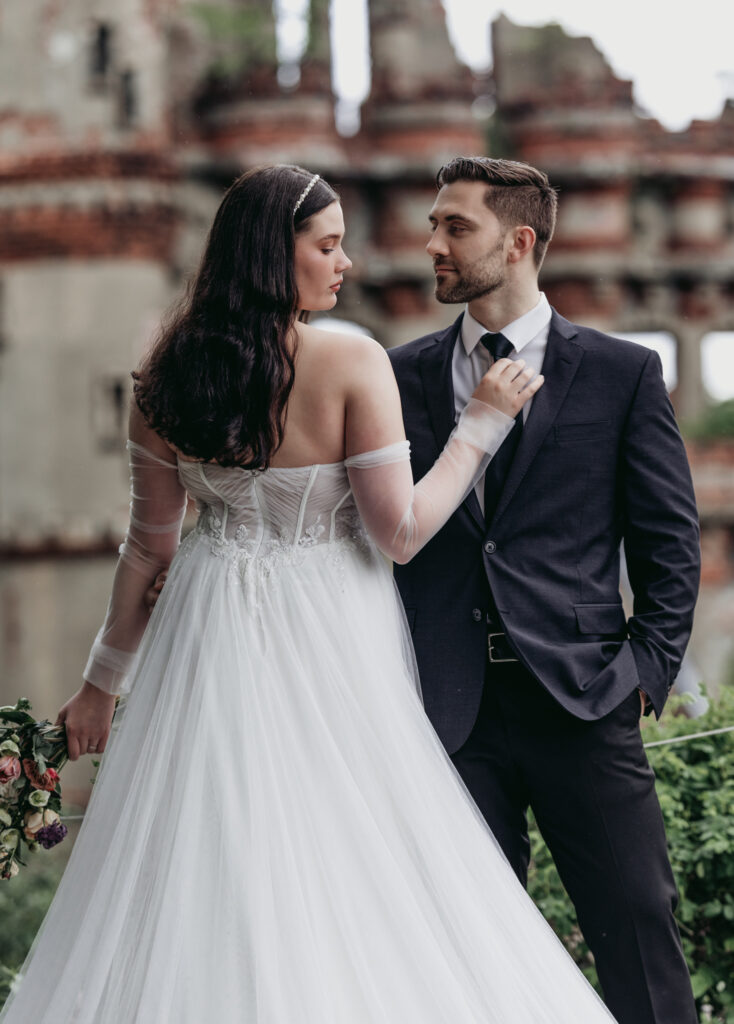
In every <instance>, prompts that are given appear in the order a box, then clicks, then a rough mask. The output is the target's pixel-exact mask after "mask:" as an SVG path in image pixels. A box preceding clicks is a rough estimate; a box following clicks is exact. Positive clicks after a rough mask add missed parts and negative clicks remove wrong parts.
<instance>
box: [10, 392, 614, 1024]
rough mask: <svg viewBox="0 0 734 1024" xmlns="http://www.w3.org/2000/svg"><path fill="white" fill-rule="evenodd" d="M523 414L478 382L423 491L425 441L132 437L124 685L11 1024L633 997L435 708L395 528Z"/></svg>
mask: <svg viewBox="0 0 734 1024" xmlns="http://www.w3.org/2000/svg"><path fill="white" fill-rule="evenodd" d="M492 413H494V415H491V414H492ZM511 426H512V420H511V419H509V418H508V417H504V416H502V414H500V413H496V412H494V410H490V409H489V408H488V407H487V406H481V403H470V405H469V407H467V410H465V413H464V414H463V415H462V418H461V420H460V423H459V427H458V428H457V432H456V433H455V435H454V436H453V437H452V439H451V440H450V442H449V444H448V445H447V448H446V449H445V450H444V453H443V455H442V456H441V458H440V459H439V460H438V462H437V463H436V466H435V467H434V469H433V470H431V472H430V473H429V474H428V475H427V477H426V478H424V481H422V482H420V483H419V484H418V485H417V486H416V487H415V489H414V487H413V481H412V476H411V473H410V463H409V449H408V442H401V443H398V444H396V445H390V446H389V447H387V448H384V449H380V450H378V451H376V452H368V453H365V454H363V455H359V456H355V457H353V458H349V459H347V460H346V461H345V462H338V463H334V464H330V465H313V466H303V467H299V468H291V469H283V468H271V469H268V470H266V471H264V472H253V471H247V470H242V469H236V468H223V467H221V466H217V465H212V464H202V463H195V462H191V461H184V460H179V461H178V464H176V462H175V461H174V460H173V456H172V455H171V457H170V458H166V457H161V455H160V454H159V453H155V452H153V451H151V450H149V449H148V448H146V446H141V445H139V444H137V443H130V444H129V448H130V456H131V466H132V480H133V503H132V511H131V522H130V529H129V531H128V536H127V539H126V541H125V544H124V545H123V548H122V549H121V552H122V557H121V560H120V563H119V566H118V570H117V574H116V577H115V583H114V587H113V593H112V599H111V602H110V607H109V609H108V614H107V618H106V620H105V625H104V626H103V629H102V631H101V632H100V635H99V637H98V639H97V641H96V643H95V646H94V648H93V651H92V655H91V657H90V663H89V665H88V666H87V670H86V672H85V678H87V679H88V680H89V681H90V682H93V683H94V684H95V685H97V686H100V687H102V688H103V689H107V690H109V691H110V692H120V691H123V692H125V691H128V696H127V698H126V699H125V701H124V702H123V704H122V705H121V710H120V711H118V714H117V715H116V718H115V723H114V726H113V732H112V736H111V739H110V742H109V745H108V748H107V751H106V753H105V754H104V757H103V759H102V765H101V768H100V772H99V775H98V779H97V782H96V784H95V786H94V792H93V796H92V799H91V802H90V804H89V807H88V809H87V813H86V816H85V820H84V824H83V827H82V829H81V831H80V834H79V836H78V838H77V840H76V843H75V847H74V849H73V851H72V855H71V858H70V861H69V865H68V867H67V870H66V872H65V874H64V877H63V879H62V881H61V883H60V886H59V889H58V892H57V894H56V897H55V899H54V902H53V904H52V906H51V909H50V910H49V913H48V915H47V917H46V920H45V922H44V924H43V926H42V928H41V931H40V932H39V935H38V936H37V938H36V942H35V943H34V947H33V949H32V951H31V953H30V954H29V957H28V960H27V961H26V964H25V965H24V968H23V970H22V972H21V981H20V984H19V985H18V986H17V987H16V990H15V992H14V994H13V995H12V996H11V997H10V1000H9V1001H8V1004H7V1006H6V1008H5V1011H4V1012H3V1013H2V1014H1V1015H0V1019H1V1020H2V1022H3V1024H29V1022H30V1021H33V1024H51V1022H53V1024H72V1022H73V1024H494V1022H496V1024H597V1022H599V1024H601V1022H604V1021H610V1020H612V1018H611V1016H610V1014H609V1013H608V1011H607V1010H606V1009H605V1008H604V1006H603V1005H602V1003H601V1002H600V1000H599V999H598V997H597V996H596V994H595V993H594V992H593V990H592V989H591V988H590V987H589V986H588V984H587V983H586V981H585V979H584V978H583V976H582V975H581V974H580V972H579V971H578V970H577V969H576V967H575V965H574V964H573V962H572V960H571V959H570V957H569V956H568V955H567V954H566V952H565V950H564V949H563V947H562V945H561V944H560V943H559V942H558V941H557V939H556V938H555V937H554V935H553V933H552V932H551V930H550V928H549V927H548V925H547V924H546V923H545V921H544V920H543V919H542V917H541V915H540V913H539V912H538V911H537V909H536V908H535V906H534V905H533V904H532V902H531V900H530V899H529V897H528V896H527V895H526V893H525V892H524V890H523V889H522V887H521V886H520V884H519V883H518V882H517V880H516V878H515V876H514V874H513V872H512V870H511V869H510V867H509V865H508V863H507V862H506V860H505V859H504V857H503V855H502V853H501V852H500V849H499V847H498V845H497V844H496V841H495V840H494V838H493V836H492V835H491V833H490V832H489V830H488V829H487V826H486V825H485V823H484V821H483V820H482V818H481V816H480V815H479V812H478V811H477V809H476V807H475V806H474V804H473V802H472V800H471V798H470V796H469V795H468V793H467V792H466V790H465V789H464V787H463V784H462V782H461V780H460V779H459V777H458V775H457V774H456V772H455V771H454V769H453V766H452V765H451V762H450V760H449V758H448V756H447V755H446V753H445V751H444V749H443V748H442V746H441V744H440V742H439V740H438V739H437V737H436V735H435V733H434V732H433V729H432V728H431V726H430V724H429V722H428V720H427V718H426V716H425V713H424V711H423V708H422V705H421V701H420V694H419V689H418V683H417V674H416V668H415V662H414V657H413V651H412V646H411V642H410V635H409V631H408V629H407V625H406V622H405V618H404V615H403V612H402V606H401V604H400V600H399V597H398V595H397V592H396V589H395V587H394V584H393V580H392V576H391V572H390V569H389V566H388V564H387V562H386V561H385V559H384V558H383V557H382V555H381V554H380V551H379V550H378V547H377V546H376V543H375V541H377V544H379V545H380V547H381V548H382V549H383V550H384V551H386V552H387V553H388V554H390V555H391V556H392V557H396V558H401V559H403V558H407V557H409V556H410V554H412V553H413V552H414V551H416V550H417V549H418V548H419V547H420V546H421V545H422V544H423V543H425V542H426V540H428V539H429V537H430V536H431V535H432V534H433V533H435V532H436V530H437V529H438V528H439V527H440V526H441V525H442V523H443V522H445V520H446V519H447V518H448V516H449V515H450V514H451V512H452V511H453V510H454V508H455V507H456V506H457V505H458V504H459V502H460V500H461V499H462V496H464V495H466V494H467V493H468V491H469V490H470V489H471V487H472V486H473V485H474V482H475V480H476V479H477V475H478V474H479V473H480V472H481V471H482V469H483V465H482V464H481V463H480V461H479V460H480V455H479V454H478V451H477V449H478V448H483V449H484V450H485V451H487V452H489V453H490V454H491V452H492V451H494V450H496V449H497V447H498V446H499V443H500V442H501V440H502V439H503V438H504V436H505V435H506V433H507V432H508V430H509V428H510V427H511ZM158 452H160V449H158ZM484 464H486V458H485V463H484ZM187 492H188V494H189V495H191V496H192V497H193V498H195V499H196V502H197V505H198V509H199V517H198V522H197V524H196V527H195V528H194V529H193V530H192V531H191V532H190V533H189V534H188V536H187V537H186V538H185V540H184V541H183V543H182V544H181V545H180V547H179V546H178V538H179V531H180V526H181V521H182V517H183V512H184V510H185V506H186V495H187ZM169 563H170V570H169V575H168V580H167V582H166V585H165V587H164V589H163V591H162V594H161V596H160V599H159V600H158V603H157V605H156V607H155V609H154V611H153V613H152V615H151V616H150V619H149V620H148V616H147V613H146V612H144V611H143V610H142V607H143V606H142V603H141V593H142V591H143V590H144V589H145V587H147V586H148V585H149V583H150V581H151V579H152V578H153V577H154V576H155V574H156V572H157V571H158V570H159V569H160V568H162V567H164V566H168V565H169ZM141 637H142V638H141Z"/></svg>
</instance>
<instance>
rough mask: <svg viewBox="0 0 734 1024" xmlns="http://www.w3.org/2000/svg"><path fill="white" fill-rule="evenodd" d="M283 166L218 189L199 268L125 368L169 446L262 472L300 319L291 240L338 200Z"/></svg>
mask: <svg viewBox="0 0 734 1024" xmlns="http://www.w3.org/2000/svg"><path fill="white" fill-rule="evenodd" d="M313 178H314V175H313V174H312V173H311V172H310V171H306V170H304V169H303V168H302V167H297V166H295V165H293V164H278V165H276V166H273V167H260V168H255V169H254V170H251V171H248V172H247V173H246V174H243V175H242V176H241V177H240V178H238V179H237V180H236V181H235V182H234V184H233V185H231V186H230V188H229V189H228V190H227V192H226V194H225V196H224V199H223V200H222V203H221V205H220V207H219V209H218V211H217V214H216V217H215V218H214V223H213V224H212V227H211V230H210V232H209V238H208V240H207V243H206V247H205V249H204V255H203V257H202V260H201V264H200V266H199V270H198V272H197V274H196V276H195V278H194V280H193V281H192V283H191V285H190V287H189V290H188V294H187V295H186V296H185V298H184V299H183V300H182V301H181V302H180V303H179V305H178V306H177V307H175V308H174V310H173V312H172V314H171V315H170V316H169V318H168V319H167V321H164V323H163V324H162V326H161V329H160V333H159V335H158V337H157V339H156V341H155V343H154V345H153V348H152V350H151V351H150V353H149V354H148V356H147V357H146V358H145V359H144V361H143V363H142V365H141V366H140V368H139V369H138V370H137V371H136V372H135V373H133V375H132V376H133V381H134V384H133V392H134V395H135V400H136V402H137V404H138V406H139V407H140V410H141V412H142V413H143V415H144V416H145V418H146V420H147V422H148V423H149V424H150V426H151V427H153V429H154V430H155V431H157V433H159V434H160V435H161V437H164V438H165V439H166V440H167V441H168V442H169V443H170V444H171V445H173V446H174V447H175V448H177V449H178V450H179V451H181V452H183V453H184V454H185V455H189V456H192V457H193V458H195V459H200V460H203V461H206V462H211V461H214V462H218V463H219V464H220V465H222V466H241V467H242V468H245V469H265V468H267V466H268V465H269V463H270V460H271V459H272V457H273V455H274V453H275V452H276V451H277V450H278V448H279V447H280V445H281V443H282V441H283V429H284V422H285V411H286V406H287V403H288V397H289V395H290V392H291V389H292V387H293V378H294V363H295V349H294V347H293V337H292V328H293V324H294V322H295V319H296V316H297V315H298V309H297V305H298V297H297V292H296V280H295V239H296V235H297V234H298V233H299V232H301V231H304V230H306V228H307V226H308V221H309V218H310V217H312V216H313V215H314V214H316V213H319V211H321V210H323V209H324V208H325V207H327V206H328V205H329V204H330V203H333V202H334V201H335V200H337V199H338V196H337V194H336V192H335V191H334V190H333V189H332V188H331V186H330V185H328V184H327V183H326V182H325V181H323V180H322V179H321V178H319V179H318V180H317V181H316V182H315V184H313V185H312V187H311V188H310V190H309V192H308V194H307V196H306V197H305V199H304V200H303V202H302V203H301V205H300V206H299V208H298V210H297V211H296V213H295V215H294V212H293V211H294V207H295V206H296V204H297V203H298V200H299V198H300V197H301V195H302V194H303V192H304V190H305V189H306V188H307V186H308V185H309V184H310V183H311V181H312V180H313Z"/></svg>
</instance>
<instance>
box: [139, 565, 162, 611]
mask: <svg viewBox="0 0 734 1024" xmlns="http://www.w3.org/2000/svg"><path fill="white" fill-rule="evenodd" d="M167 578H168V573H167V572H159V573H158V575H157V576H156V578H155V580H154V582H153V585H152V586H150V587H148V589H147V590H146V591H145V599H144V600H145V607H146V608H147V609H148V612H152V611H153V609H154V608H155V605H156V601H157V600H158V598H159V597H160V593H161V590H163V585H164V584H165V582H166V579H167Z"/></svg>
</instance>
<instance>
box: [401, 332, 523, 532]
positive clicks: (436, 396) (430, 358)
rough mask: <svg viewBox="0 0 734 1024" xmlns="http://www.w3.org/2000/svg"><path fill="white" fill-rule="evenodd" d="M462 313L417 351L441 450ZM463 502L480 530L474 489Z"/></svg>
mask: <svg viewBox="0 0 734 1024" xmlns="http://www.w3.org/2000/svg"><path fill="white" fill-rule="evenodd" d="M463 315H464V314H463V313H462V314H461V316H459V317H458V319H457V320H455V321H454V323H453V324H452V325H451V326H450V327H448V328H447V329H446V330H445V331H444V332H443V334H439V335H438V337H437V338H436V341H435V343H434V344H433V345H429V346H428V347H427V348H425V349H423V351H422V352H421V355H420V372H421V379H422V382H423V393H424V396H425V402H426V407H427V409H428V414H429V416H430V419H431V426H432V428H433V433H434V436H435V438H436V445H437V446H438V450H439V452H440V451H442V450H443V447H444V445H445V444H446V442H447V441H448V439H449V434H450V433H451V431H452V430H453V429H454V427H455V426H456V409H455V406H454V380H453V373H452V357H453V354H454V346H455V344H456V342H457V339H458V337H459V331H460V330H461V321H462V319H463ZM541 390H542V389H541ZM464 504H465V505H466V507H467V509H468V510H469V512H470V513H471V515H472V517H473V519H474V520H475V522H476V524H477V525H478V526H479V527H480V529H481V530H482V531H483V530H484V527H485V524H484V516H483V515H482V510H481V508H480V507H479V501H478V499H477V496H476V494H475V492H474V490H472V491H471V493H470V494H469V495H468V497H467V499H466V501H465V502H464Z"/></svg>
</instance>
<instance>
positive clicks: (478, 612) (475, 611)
mask: <svg viewBox="0 0 734 1024" xmlns="http://www.w3.org/2000/svg"><path fill="white" fill-rule="evenodd" d="M471 614H472V618H473V619H474V621H475V622H481V621H482V609H481V608H472V613H471Z"/></svg>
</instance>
